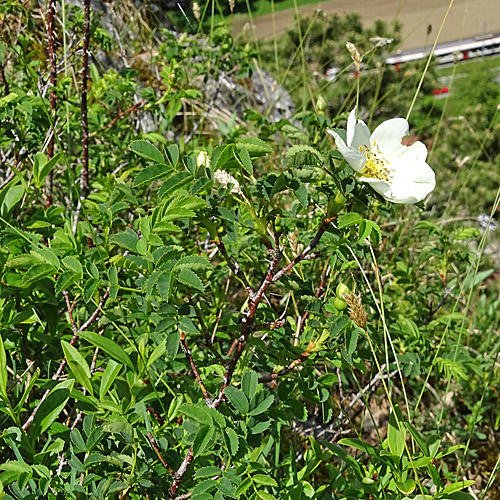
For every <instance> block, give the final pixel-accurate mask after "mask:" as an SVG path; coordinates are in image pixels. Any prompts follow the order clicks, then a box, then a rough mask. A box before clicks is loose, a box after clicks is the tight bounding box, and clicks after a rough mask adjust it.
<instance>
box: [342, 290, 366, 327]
mask: <svg viewBox="0 0 500 500" xmlns="http://www.w3.org/2000/svg"><path fill="white" fill-rule="evenodd" d="M342 298H343V299H344V300H345V302H346V303H347V305H348V307H349V317H350V318H351V319H352V320H353V321H354V323H356V324H357V325H358V326H359V327H361V328H363V329H366V322H367V320H368V314H366V311H365V308H364V306H363V302H361V294H358V295H356V294H355V293H344V295H343V296H342Z"/></svg>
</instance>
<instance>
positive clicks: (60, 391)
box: [31, 380, 74, 437]
mask: <svg viewBox="0 0 500 500" xmlns="http://www.w3.org/2000/svg"><path fill="white" fill-rule="evenodd" d="M73 383H74V380H65V381H64V382H60V383H59V384H57V385H56V386H55V387H54V388H53V389H52V390H51V392H50V394H49V395H48V396H47V397H46V398H45V400H44V401H43V402H42V404H41V405H40V408H38V411H37V412H36V414H35V418H34V420H33V425H32V426H31V434H32V436H34V437H38V436H39V435H40V434H42V433H43V432H45V431H46V430H47V429H48V428H49V427H50V426H51V425H52V423H53V422H54V421H55V420H56V418H57V417H58V416H59V414H60V413H61V412H62V411H63V409H64V408H65V406H66V403H67V402H68V399H69V395H70V393H71V389H72V388H73Z"/></svg>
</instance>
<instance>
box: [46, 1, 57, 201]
mask: <svg viewBox="0 0 500 500" xmlns="http://www.w3.org/2000/svg"><path fill="white" fill-rule="evenodd" d="M55 10H56V9H55V2H54V0H49V5H48V12H47V40H48V49H49V50H48V56H49V78H50V86H51V88H50V97H49V99H50V111H51V115H52V120H53V122H55V110H56V97H57V96H56V92H55V86H56V82H57V72H56V54H55V48H54V41H55V37H54V15H55ZM53 127H54V124H53V123H52V124H51V128H53ZM54 143H55V134H54V130H51V135H50V140H49V144H48V147H47V158H48V159H49V160H50V159H51V158H52V157H53V156H54ZM52 187H53V185H52V172H49V174H48V175H47V178H46V183H45V198H46V208H49V207H50V206H51V205H52Z"/></svg>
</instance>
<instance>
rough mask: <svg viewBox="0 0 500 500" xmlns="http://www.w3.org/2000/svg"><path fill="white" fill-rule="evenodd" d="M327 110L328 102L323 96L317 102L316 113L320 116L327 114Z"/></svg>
mask: <svg viewBox="0 0 500 500" xmlns="http://www.w3.org/2000/svg"><path fill="white" fill-rule="evenodd" d="M325 109H326V102H325V100H324V99H323V96H321V95H320V96H319V97H318V100H317V101H316V111H317V112H318V114H325Z"/></svg>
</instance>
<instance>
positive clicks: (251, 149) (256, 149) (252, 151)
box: [236, 137, 273, 157]
mask: <svg viewBox="0 0 500 500" xmlns="http://www.w3.org/2000/svg"><path fill="white" fill-rule="evenodd" d="M236 147H237V148H238V149H242V148H243V147H244V148H245V149H246V150H247V151H248V153H249V155H250V156H252V157H254V156H263V155H266V154H268V153H272V151H273V148H272V147H271V146H270V145H269V144H267V143H266V142H264V141H263V140H261V139H258V138H257V137H239V138H238V139H237V140H236Z"/></svg>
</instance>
